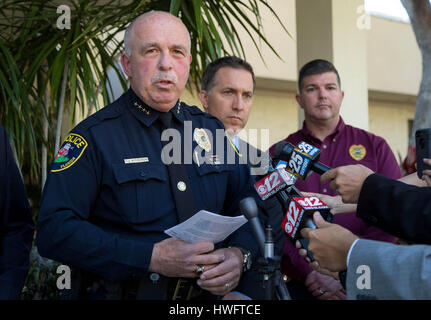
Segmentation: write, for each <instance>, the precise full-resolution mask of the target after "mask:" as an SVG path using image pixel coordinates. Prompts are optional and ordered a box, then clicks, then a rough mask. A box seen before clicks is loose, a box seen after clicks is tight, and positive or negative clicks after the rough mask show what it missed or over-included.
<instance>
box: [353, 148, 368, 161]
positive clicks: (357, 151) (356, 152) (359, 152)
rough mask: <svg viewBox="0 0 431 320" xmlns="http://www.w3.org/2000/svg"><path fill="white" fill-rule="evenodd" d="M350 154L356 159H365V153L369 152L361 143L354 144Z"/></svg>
mask: <svg viewBox="0 0 431 320" xmlns="http://www.w3.org/2000/svg"><path fill="white" fill-rule="evenodd" d="M349 154H350V156H351V157H352V158H353V159H355V160H356V161H361V160H362V159H364V157H365V155H366V154H367V150H366V149H365V147H364V146H363V145H362V144H360V145H356V144H353V145H351V146H350V148H349Z"/></svg>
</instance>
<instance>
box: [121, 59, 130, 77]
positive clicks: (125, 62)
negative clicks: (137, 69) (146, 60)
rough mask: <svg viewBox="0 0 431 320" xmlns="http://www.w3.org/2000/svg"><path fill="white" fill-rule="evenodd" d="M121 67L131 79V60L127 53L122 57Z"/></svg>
mask: <svg viewBox="0 0 431 320" xmlns="http://www.w3.org/2000/svg"><path fill="white" fill-rule="evenodd" d="M121 66H122V67H123V71H124V73H125V74H126V75H127V76H128V77H129V78H130V59H129V56H128V55H127V54H125V53H123V54H122V55H121Z"/></svg>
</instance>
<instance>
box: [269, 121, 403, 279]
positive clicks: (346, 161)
mask: <svg viewBox="0 0 431 320" xmlns="http://www.w3.org/2000/svg"><path fill="white" fill-rule="evenodd" d="M284 141H287V142H290V143H292V144H293V145H297V144H298V143H300V142H301V141H305V142H307V143H309V144H311V145H313V146H315V147H317V148H319V149H320V150H321V155H320V159H319V161H320V162H321V163H323V164H325V165H327V166H329V167H330V168H336V167H339V166H343V165H351V164H362V165H364V166H366V167H368V168H370V169H371V170H373V171H374V172H377V173H380V174H382V175H384V176H387V177H390V178H393V179H398V178H400V177H401V170H400V167H399V166H398V163H397V161H396V159H395V156H394V154H393V153H392V151H391V149H390V147H389V145H388V144H387V143H386V141H385V140H384V139H383V138H381V137H378V136H376V135H374V134H372V133H370V132H367V131H365V130H362V129H359V128H355V127H352V126H350V125H346V124H345V123H344V121H343V119H342V118H341V117H340V120H339V122H338V124H337V126H336V128H335V129H334V131H333V132H332V133H331V134H330V135H328V136H327V137H326V138H325V139H324V140H323V141H321V140H320V139H318V138H316V137H315V136H314V135H313V133H312V132H311V131H310V130H309V129H308V128H307V126H306V124H305V122H304V124H303V127H302V129H301V130H299V131H297V132H295V133H293V134H291V135H289V136H288V137H287V138H286V139H284ZM274 147H275V145H273V146H272V147H271V148H270V154H271V155H273V153H272V152H273V149H274ZM329 185H330V182H327V183H325V184H321V183H320V175H318V174H317V173H312V174H311V175H310V176H309V177H308V178H307V179H306V180H301V179H298V180H297V182H296V184H295V186H296V187H297V188H298V189H299V190H301V191H307V192H317V193H322V194H327V195H331V196H335V195H337V192H336V191H335V190H332V189H331V188H330V187H329ZM334 223H337V224H339V225H341V226H343V227H345V228H347V229H349V230H350V231H352V232H353V233H354V234H356V235H357V236H359V237H361V238H367V239H372V240H380V241H388V242H395V241H396V240H397V238H396V237H393V236H391V235H389V234H387V233H385V232H383V231H381V230H380V229H378V228H376V227H373V226H371V225H369V224H368V223H366V222H364V221H363V220H362V219H359V218H358V217H356V216H355V213H350V214H340V215H335V216H334ZM283 252H284V255H285V256H284V257H283V264H282V266H283V269H284V272H285V273H286V274H287V275H288V276H290V277H292V278H295V279H299V280H302V281H305V277H306V276H307V274H308V273H310V272H311V271H312V269H311V268H310V266H309V265H308V263H307V262H306V261H305V259H303V258H302V257H300V256H299V254H298V250H297V249H296V248H295V246H294V244H292V242H291V241H286V242H285V246H284V250H283Z"/></svg>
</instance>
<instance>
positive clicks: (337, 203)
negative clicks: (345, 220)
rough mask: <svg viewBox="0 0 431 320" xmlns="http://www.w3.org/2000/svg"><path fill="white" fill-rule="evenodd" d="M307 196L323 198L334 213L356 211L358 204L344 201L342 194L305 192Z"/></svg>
mask: <svg viewBox="0 0 431 320" xmlns="http://www.w3.org/2000/svg"><path fill="white" fill-rule="evenodd" d="M302 194H303V195H304V196H306V197H317V198H319V199H320V200H322V201H323V202H324V203H325V204H326V205H327V206H328V207H329V208H331V213H332V214H339V213H350V212H354V211H356V208H357V205H356V204H349V203H344V202H343V200H342V199H341V196H334V197H333V196H329V195H326V194H321V193H314V192H303V193H302Z"/></svg>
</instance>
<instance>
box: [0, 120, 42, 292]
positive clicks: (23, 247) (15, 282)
mask: <svg viewBox="0 0 431 320" xmlns="http://www.w3.org/2000/svg"><path fill="white" fill-rule="evenodd" d="M33 232H34V223H33V218H32V215H31V211H30V206H29V203H28V200H27V195H26V192H25V188H24V184H23V181H22V179H21V175H20V172H19V169H18V167H17V165H16V162H15V158H14V156H13V153H12V149H11V147H10V145H9V141H8V136H7V133H6V130H5V129H4V128H3V127H0V300H4V299H14V300H16V299H20V298H21V291H22V288H23V286H24V282H25V279H26V277H27V272H28V269H29V267H30V263H29V262H30V259H29V254H30V250H31V246H32V243H33Z"/></svg>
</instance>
